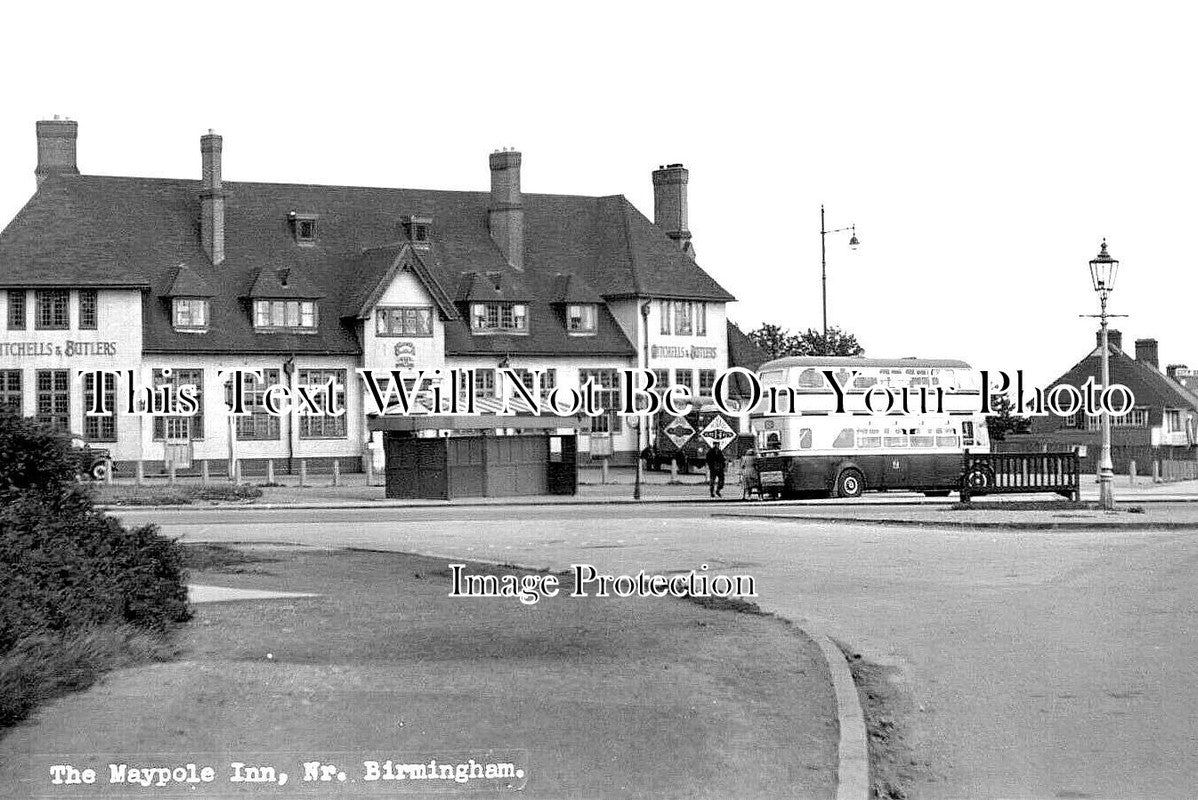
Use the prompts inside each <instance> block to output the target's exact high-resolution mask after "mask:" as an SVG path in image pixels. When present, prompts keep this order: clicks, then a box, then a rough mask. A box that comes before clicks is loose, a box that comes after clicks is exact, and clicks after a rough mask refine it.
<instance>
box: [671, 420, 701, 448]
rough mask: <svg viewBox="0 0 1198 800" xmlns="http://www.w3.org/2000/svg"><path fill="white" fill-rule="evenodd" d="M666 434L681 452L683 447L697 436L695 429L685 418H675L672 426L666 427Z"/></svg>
mask: <svg viewBox="0 0 1198 800" xmlns="http://www.w3.org/2000/svg"><path fill="white" fill-rule="evenodd" d="M664 433H665V435H666V436H668V437H669V439H670V441H671V442H673V443H674V446H675V447H677V448H678V449H679V450H681V449H682V446H683V445H684V444H686V443H687V442H689V441H690V440H691V437H692V436H694V435H695V429H694V428H692V427H691V424H690V423H689V422H687V421H686V418H685V417H674V418H673V419H671V420H670V424H669V425H666V427H665V430H664Z"/></svg>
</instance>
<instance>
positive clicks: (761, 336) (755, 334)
mask: <svg viewBox="0 0 1198 800" xmlns="http://www.w3.org/2000/svg"><path fill="white" fill-rule="evenodd" d="M749 340H750V341H752V342H753V344H755V345H757V348H758V349H759V350H761V351H762V352H763V353H765V354H766V355H767V356H769V357H770V358H782V357H783V356H790V355H794V353H793V352H791V351H792V350H793V348H794V337H793V336H791V335H790V332H789V331H786V330H783V329H782V328H781V327H779V326H777V325H771V324H769V323H768V322H766V323H763V324H762V326H761V327H760V328H758V329H756V330H753V331H749Z"/></svg>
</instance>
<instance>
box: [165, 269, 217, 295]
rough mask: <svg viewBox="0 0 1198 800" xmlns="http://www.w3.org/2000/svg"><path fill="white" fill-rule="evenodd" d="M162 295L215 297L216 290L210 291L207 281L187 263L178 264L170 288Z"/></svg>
mask: <svg viewBox="0 0 1198 800" xmlns="http://www.w3.org/2000/svg"><path fill="white" fill-rule="evenodd" d="M162 296H163V297H215V296H216V292H214V291H212V287H211V286H209V285H208V281H206V280H204V277H203V276H202V275H200V273H199V272H197V271H196V270H195V269H193V268H192V267H189V266H188V265H187V264H180V265H179V266H178V268H177V269H176V271H175V277H174V279H173V280H172V281H171V285H170V288H169V289H167V290H166V291H165V292H164V293H163V295H162Z"/></svg>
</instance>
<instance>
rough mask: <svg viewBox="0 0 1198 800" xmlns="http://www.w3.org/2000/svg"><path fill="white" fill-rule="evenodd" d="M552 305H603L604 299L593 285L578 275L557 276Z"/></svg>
mask: <svg viewBox="0 0 1198 800" xmlns="http://www.w3.org/2000/svg"><path fill="white" fill-rule="evenodd" d="M549 301H550V302H551V303H602V302H603V298H602V297H600V296H599V293H598V292H596V291H595V290H594V289H592V288H591V285H590V284H589V283H587V282H586V281H584V280H583V279H582V278H580V277H578V276H577V275H555V276H554V277H553V290H552V291H551V292H550V293H549Z"/></svg>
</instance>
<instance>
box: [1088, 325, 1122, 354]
mask: <svg viewBox="0 0 1198 800" xmlns="http://www.w3.org/2000/svg"><path fill="white" fill-rule="evenodd" d="M1106 340H1107V342H1109V343H1110V345H1111V347H1113V348H1115V349H1116V350H1122V349H1123V333H1122V332H1120V331H1117V330H1115V329H1114V328H1110V329H1108V330H1107V332H1106ZM1094 342H1095V344H1096V345H1097V346H1098V347H1102V328H1099V329H1098V332H1097V333H1095V334H1094Z"/></svg>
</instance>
